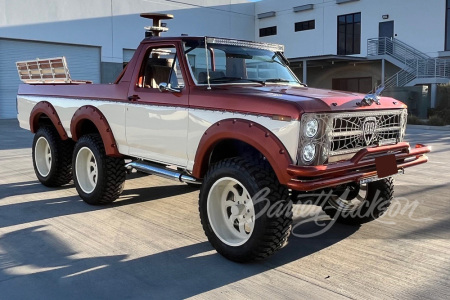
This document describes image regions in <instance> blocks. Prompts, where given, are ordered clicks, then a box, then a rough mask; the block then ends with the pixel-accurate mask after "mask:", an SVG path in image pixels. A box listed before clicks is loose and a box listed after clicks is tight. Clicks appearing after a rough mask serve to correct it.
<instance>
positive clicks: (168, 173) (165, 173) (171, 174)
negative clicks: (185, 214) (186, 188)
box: [125, 161, 202, 184]
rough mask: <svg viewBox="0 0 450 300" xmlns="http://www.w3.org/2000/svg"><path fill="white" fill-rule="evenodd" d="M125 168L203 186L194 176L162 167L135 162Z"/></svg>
mask: <svg viewBox="0 0 450 300" xmlns="http://www.w3.org/2000/svg"><path fill="white" fill-rule="evenodd" d="M125 167H126V168H127V169H136V170H138V171H140V172H144V173H147V174H153V175H158V176H161V177H164V178H167V179H172V180H176V181H181V182H186V183H192V184H202V183H201V182H200V181H198V180H197V179H195V178H194V177H192V176H189V175H187V174H183V173H180V172H177V171H175V170H172V169H168V168H164V167H162V166H160V165H157V164H152V163H149V162H144V161H133V162H130V163H128V164H126V165H125Z"/></svg>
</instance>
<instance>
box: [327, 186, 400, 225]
mask: <svg viewBox="0 0 450 300" xmlns="http://www.w3.org/2000/svg"><path fill="white" fill-rule="evenodd" d="M393 198H394V179H393V178H392V177H390V178H386V179H381V180H378V181H374V182H370V183H367V184H361V185H360V184H356V183H353V184H349V185H346V186H344V187H340V188H335V189H333V190H332V191H331V192H330V194H329V198H328V202H327V203H325V206H324V207H323V210H324V212H325V213H326V214H328V215H329V216H330V217H332V218H335V219H336V221H338V222H340V223H344V224H351V225H358V224H362V223H366V222H369V221H372V220H375V219H378V218H379V217H381V216H382V215H383V214H384V213H385V212H386V210H387V209H388V208H389V206H390V204H391V202H392V199H393Z"/></svg>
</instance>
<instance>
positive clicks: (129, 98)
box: [128, 95, 141, 101]
mask: <svg viewBox="0 0 450 300" xmlns="http://www.w3.org/2000/svg"><path fill="white" fill-rule="evenodd" d="M139 99H141V97H139V96H138V95H132V96H128V100H130V101H137V100H139Z"/></svg>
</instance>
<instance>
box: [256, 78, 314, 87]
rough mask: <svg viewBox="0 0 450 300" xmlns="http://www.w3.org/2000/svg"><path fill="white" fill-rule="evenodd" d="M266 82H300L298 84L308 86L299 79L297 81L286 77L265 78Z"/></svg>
mask: <svg viewBox="0 0 450 300" xmlns="http://www.w3.org/2000/svg"><path fill="white" fill-rule="evenodd" d="M264 82H295V83H298V84H300V85H303V86H305V87H306V86H307V85H306V84H304V83H301V82H298V81H295V80H287V79H284V78H269V79H266V80H264Z"/></svg>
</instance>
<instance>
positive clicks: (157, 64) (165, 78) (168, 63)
mask: <svg viewBox="0 0 450 300" xmlns="http://www.w3.org/2000/svg"><path fill="white" fill-rule="evenodd" d="M172 63H173V59H165V58H149V59H148V60H147V66H146V67H145V76H144V87H149V88H158V86H159V84H160V83H161V82H166V83H167V82H169V75H170V70H171V69H172Z"/></svg>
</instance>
